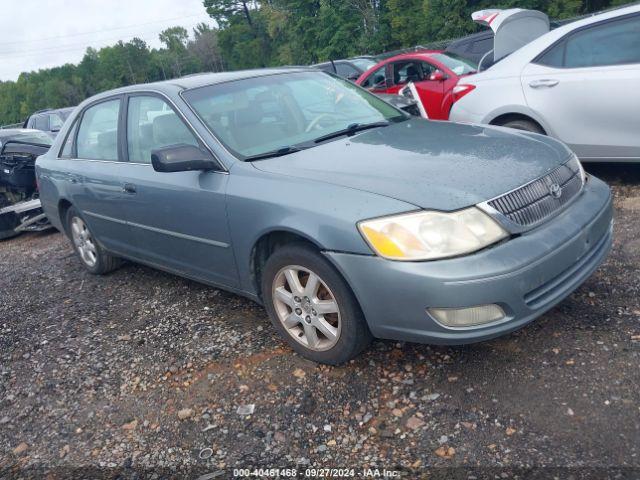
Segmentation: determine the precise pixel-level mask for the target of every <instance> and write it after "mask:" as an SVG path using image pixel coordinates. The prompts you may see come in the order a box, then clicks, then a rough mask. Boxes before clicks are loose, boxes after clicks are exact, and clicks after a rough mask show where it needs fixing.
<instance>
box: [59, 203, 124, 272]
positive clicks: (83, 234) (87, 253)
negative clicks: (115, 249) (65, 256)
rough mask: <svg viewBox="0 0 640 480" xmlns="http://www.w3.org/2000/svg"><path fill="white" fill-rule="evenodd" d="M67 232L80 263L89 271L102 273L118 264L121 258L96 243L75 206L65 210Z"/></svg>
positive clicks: (113, 268)
mask: <svg viewBox="0 0 640 480" xmlns="http://www.w3.org/2000/svg"><path fill="white" fill-rule="evenodd" d="M67 233H68V234H69V237H71V242H72V243H73V248H74V250H75V251H76V253H77V254H78V257H79V258H80V261H81V262H82V265H83V266H84V267H85V268H86V269H87V270H88V271H89V272H91V273H93V274H96V275H102V274H104V273H108V272H110V271H112V270H115V269H116V268H117V267H119V266H120V264H121V260H120V259H119V258H117V257H114V256H113V255H111V254H109V253H107V252H106V251H105V250H104V249H103V248H102V247H101V246H100V245H99V244H98V242H97V241H96V240H95V238H94V237H93V235H92V234H91V231H90V230H89V227H88V226H87V224H86V223H85V221H84V219H83V218H82V217H81V216H80V213H79V212H78V211H77V210H76V209H75V207H70V208H69V210H67Z"/></svg>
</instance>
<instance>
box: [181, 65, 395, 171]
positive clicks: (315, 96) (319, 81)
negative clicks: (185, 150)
mask: <svg viewBox="0 0 640 480" xmlns="http://www.w3.org/2000/svg"><path fill="white" fill-rule="evenodd" d="M184 98H185V100H186V101H187V102H189V103H190V104H191V106H192V107H193V109H194V110H195V111H196V112H197V114H198V115H199V117H200V118H201V119H202V120H203V121H204V123H206V124H207V126H208V127H209V128H210V129H211V131H213V132H214V133H215V135H216V136H217V137H218V139H219V140H220V141H222V143H223V144H224V145H225V146H226V147H227V148H228V149H229V150H231V151H233V152H234V153H235V154H236V155H237V156H239V157H241V158H243V159H245V158H247V157H251V156H255V155H261V154H265V153H267V152H271V151H274V150H277V149H282V148H292V147H296V148H309V147H312V146H314V145H316V144H317V143H321V142H322V141H323V140H322V137H325V136H327V135H331V134H333V133H337V132H340V131H342V130H344V129H348V128H352V127H354V126H358V125H360V126H362V125H368V124H378V123H381V124H382V123H389V122H397V121H402V120H405V119H406V118H407V116H406V115H405V114H404V113H402V112H401V111H400V110H398V109H396V108H394V107H392V106H391V105H389V104H387V103H386V102H385V101H383V100H381V99H379V98H378V97H376V96H374V95H371V94H369V93H367V92H366V91H364V90H362V89H361V88H359V87H357V86H355V85H353V84H351V83H350V82H348V81H346V80H342V79H338V78H335V77H333V76H330V75H327V74H324V73H316V72H299V73H289V74H282V75H271V76H263V77H256V78H249V79H245V80H238V81H235V82H228V83H222V84H217V85H210V86H206V87H201V88H196V89H193V90H190V91H187V92H185V93H184Z"/></svg>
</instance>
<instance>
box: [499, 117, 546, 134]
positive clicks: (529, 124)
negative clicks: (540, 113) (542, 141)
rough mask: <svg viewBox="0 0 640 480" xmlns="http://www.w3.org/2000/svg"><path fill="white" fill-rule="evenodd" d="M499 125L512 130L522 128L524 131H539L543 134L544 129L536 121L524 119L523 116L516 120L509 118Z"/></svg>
mask: <svg viewBox="0 0 640 480" xmlns="http://www.w3.org/2000/svg"><path fill="white" fill-rule="evenodd" d="M500 126H501V127H508V128H513V129H514V130H524V131H526V132H533V133H539V134H541V135H545V133H544V130H542V128H541V127H540V125H538V124H537V123H535V122H533V121H531V120H526V119H524V118H518V119H516V120H509V121H508V122H505V123H502V124H500Z"/></svg>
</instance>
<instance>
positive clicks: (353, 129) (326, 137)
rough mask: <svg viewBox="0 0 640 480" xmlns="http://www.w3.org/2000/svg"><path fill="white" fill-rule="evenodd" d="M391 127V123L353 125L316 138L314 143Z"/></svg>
mask: <svg viewBox="0 0 640 480" xmlns="http://www.w3.org/2000/svg"><path fill="white" fill-rule="evenodd" d="M389 125H391V124H390V123H389V122H373V123H352V124H351V125H349V126H348V127H347V128H343V129H342V130H338V131H336V132H333V133H327V134H326V135H322V136H321V137H318V138H316V139H315V140H314V141H313V142H314V143H320V142H324V141H325V140H331V139H332V138H337V137H341V136H343V135H349V136H351V135H353V134H355V133H356V132H361V131H362V130H368V129H370V128H377V127H388V126H389Z"/></svg>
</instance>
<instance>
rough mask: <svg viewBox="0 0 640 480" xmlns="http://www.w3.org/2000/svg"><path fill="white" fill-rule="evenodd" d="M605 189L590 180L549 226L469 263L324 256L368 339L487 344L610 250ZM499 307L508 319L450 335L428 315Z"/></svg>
mask: <svg viewBox="0 0 640 480" xmlns="http://www.w3.org/2000/svg"><path fill="white" fill-rule="evenodd" d="M612 216H613V206H612V200H611V193H610V190H609V187H608V186H607V185H606V184H605V183H604V182H602V181H600V180H598V179H597V178H595V177H590V179H589V181H588V182H587V183H586V185H585V188H584V190H583V192H582V193H581V194H580V196H579V197H578V198H577V199H576V200H575V201H574V202H573V203H572V204H571V205H570V206H569V207H568V208H567V209H566V210H565V211H564V212H562V213H561V214H560V215H558V216H556V217H554V218H553V219H552V220H550V221H548V222H547V223H545V224H543V225H541V226H539V227H537V228H535V229H533V230H531V231H528V232H526V233H524V234H522V235H520V236H517V237H515V238H512V239H510V240H509V241H506V242H503V243H501V244H498V245H496V246H493V247H491V248H488V249H485V250H482V251H480V252H477V253H475V254H472V255H468V256H464V257H459V258H453V259H446V260H438V261H432V262H397V261H390V260H385V259H383V258H380V257H377V256H367V255H353V254H348V253H337V252H326V253H325V254H326V255H327V257H328V258H329V259H330V260H331V261H332V262H333V264H334V265H335V266H336V267H337V268H338V269H339V270H340V272H341V273H342V274H343V275H344V277H345V278H346V279H347V281H348V282H349V285H350V286H351V288H352V289H353V291H354V293H355V295H356V297H357V299H358V301H359V302H360V305H361V307H362V310H363V312H364V314H365V317H366V318H367V322H368V324H369V328H370V329H371V332H372V333H373V335H374V336H376V337H378V338H388V339H394V340H407V341H412V342H423V343H436V344H437V343H440V344H464V343H471V342H477V341H481V340H486V339H489V338H493V337H496V336H499V335H503V334H505V333H508V332H510V331H513V330H516V329H518V328H520V327H522V326H523V325H525V324H527V323H529V322H531V321H532V320H534V319H535V318H537V317H539V316H540V315H542V314H543V313H544V312H546V311H547V310H549V309H550V308H552V307H553V306H554V305H556V304H557V303H559V302H560V301H562V300H563V299H564V298H566V297H567V296H568V295H569V294H571V292H573V291H574V290H575V289H576V288H577V287H579V286H580V285H581V284H582V283H583V282H584V281H585V280H586V279H587V278H588V277H589V276H590V275H591V274H592V273H593V271H594V270H595V269H596V268H597V267H598V266H599V265H600V264H601V263H602V262H603V261H604V259H605V258H606V256H607V253H608V252H609V250H610V249H611V242H612ZM484 304H498V305H500V306H501V307H502V309H503V310H504V311H505V313H506V318H504V319H502V320H499V321H497V322H495V323H492V324H487V325H482V326H477V327H464V328H450V327H445V326H443V325H441V324H439V323H438V322H436V321H435V320H434V319H432V318H431V317H430V316H429V315H428V314H427V312H426V309H427V308H430V307H435V308H462V307H471V306H476V305H484Z"/></svg>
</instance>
